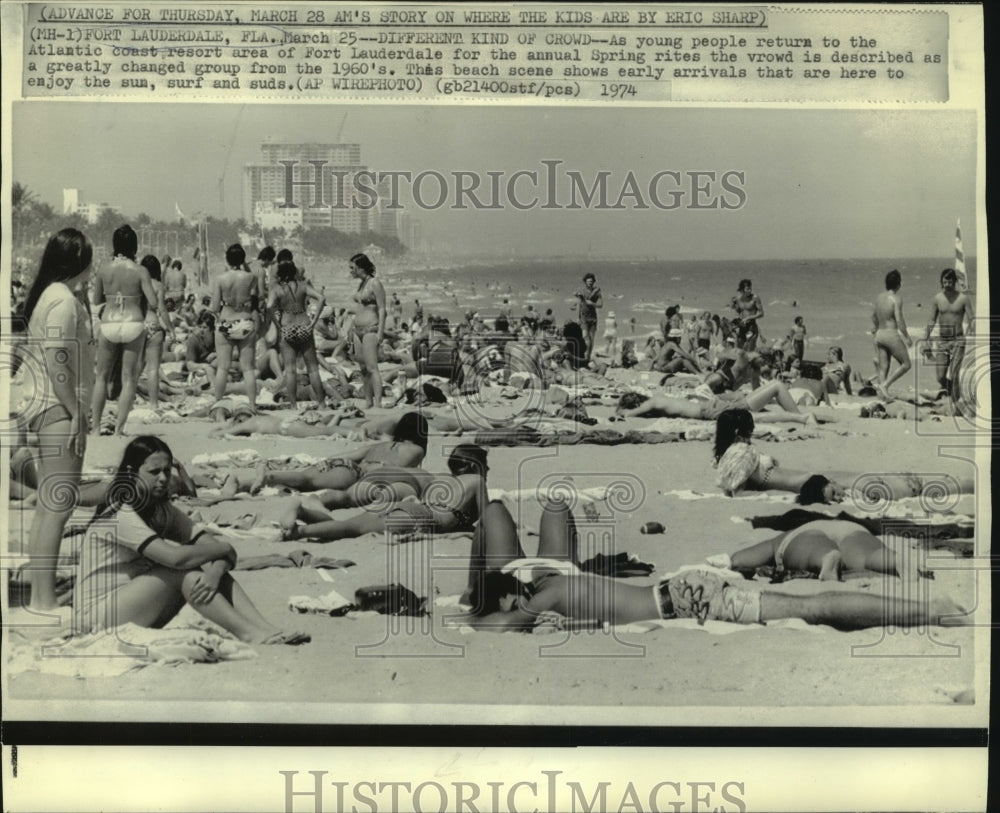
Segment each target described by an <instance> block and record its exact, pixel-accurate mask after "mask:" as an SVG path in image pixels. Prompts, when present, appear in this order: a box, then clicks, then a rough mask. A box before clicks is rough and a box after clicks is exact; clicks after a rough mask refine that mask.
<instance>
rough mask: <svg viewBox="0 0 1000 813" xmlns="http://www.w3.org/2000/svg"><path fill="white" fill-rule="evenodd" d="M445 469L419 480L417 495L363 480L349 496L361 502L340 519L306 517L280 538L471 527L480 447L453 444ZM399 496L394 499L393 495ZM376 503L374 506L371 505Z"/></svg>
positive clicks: (480, 472)
mask: <svg viewBox="0 0 1000 813" xmlns="http://www.w3.org/2000/svg"><path fill="white" fill-rule="evenodd" d="M448 469H449V471H450V472H451V473H450V474H449V475H436V476H433V477H432V478H431V479H430V480H428V481H427V482H426V484H425V485H424V487H423V489H422V491H421V493H420V495H419V498H418V497H417V495H416V494H407V493H406V491H405V490H402V489H400V488H399V487H398V485H399V484H396V487H395V488H382V487H380V486H379V485H378V484H377V483H376V482H374V481H363V482H362V483H359V484H358V487H357V488H356V489H355V491H354V493H353V499H354V500H355V501H357V502H358V503H359V504H362V505H365V506H367V510H364V511H361V512H360V513H358V514H355V515H354V516H352V517H349V518H348V519H345V520H333V519H330V520H326V521H323V522H309V523H307V524H305V525H302V526H291V527H288V528H286V529H285V533H284V538H285V539H310V540H313V541H332V540H336V539H347V538H351V537H357V536H362V535H364V534H368V533H385V532H386V531H388V532H389V533H392V534H395V535H401V536H406V535H409V534H414V533H419V532H421V531H429V532H435V533H453V532H461V531H471V530H472V529H473V527H474V525H475V523H476V521H477V520H478V519H479V515H480V509H479V506H480V504H481V503H482V502H483V501H484V498H485V493H486V472H487V471H488V470H489V467H488V466H487V465H486V450H485V449H483V448H481V447H479V446H474V445H472V444H463V445H461V446H458V447H457V448H456V449H455V450H454V451H453V452H452V453H451V455H450V456H449V458H448ZM400 494H403V495H404V496H403V498H402V499H399V498H398V497H399V495H400ZM373 506H377V510H372V508H373Z"/></svg>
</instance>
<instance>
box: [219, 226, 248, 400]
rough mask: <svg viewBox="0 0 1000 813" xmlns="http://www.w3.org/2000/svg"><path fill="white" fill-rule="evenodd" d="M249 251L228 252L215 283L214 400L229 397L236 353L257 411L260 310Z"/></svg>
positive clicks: (234, 248)
mask: <svg viewBox="0 0 1000 813" xmlns="http://www.w3.org/2000/svg"><path fill="white" fill-rule="evenodd" d="M245 262H246V252H245V251H244V250H243V246H241V245H239V244H238V243H234V244H233V245H231V246H230V247H229V248H227V249H226V265H228V266H229V268H228V270H226V271H223V272H222V273H221V274H220V275H219V276H218V278H217V279H216V280H215V288H214V290H213V291H212V304H211V305H210V306H209V309H210V310H211V312H212V313H214V314H215V316H216V324H215V352H216V355H217V358H216V365H217V367H216V371H215V399H216V400H217V401H218V400H220V399H221V398H222V397H223V396H224V395H225V394H226V383H227V381H228V380H229V365H230V364H231V363H232V360H233V350H234V349H235V351H236V353H237V354H238V355H239V360H240V369H241V370H242V371H243V387H244V390H245V391H246V395H247V398H248V399H249V401H250V408H251V409H253V410H256V409H257V367H256V364H255V360H254V341H255V339H256V334H257V322H256V320H255V317H254V312H255V311H256V310H257V307H258V297H257V276H256V274H253V273H251V272H250V271H247V270H246V269H245Z"/></svg>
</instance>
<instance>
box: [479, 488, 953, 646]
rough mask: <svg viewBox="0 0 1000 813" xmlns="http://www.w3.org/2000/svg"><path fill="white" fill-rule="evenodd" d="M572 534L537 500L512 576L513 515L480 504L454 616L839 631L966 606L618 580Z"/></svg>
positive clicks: (516, 547)
mask: <svg viewBox="0 0 1000 813" xmlns="http://www.w3.org/2000/svg"><path fill="white" fill-rule="evenodd" d="M577 544H578V535H577V532H576V526H575V523H574V521H573V517H572V514H571V513H570V512H569V510H568V508H567V506H566V504H565V503H564V502H549V503H547V504H546V505H545V506H544V509H543V513H542V520H541V524H540V527H539V547H538V555H539V557H544V558H547V559H548V560H550V561H549V563H547V564H542V565H539V564H537V562H536V563H532V560H528V562H527V563H525V567H526V568H529V567H530V568H531V578H530V579H529V580H528V583H527V584H523V583H521V582H520V581H519V580H518V579H517V578H516V577H515V576H514V575H512V573H511V571H512V570H516V569H517V560H518V559H522V558H523V556H524V553H523V550H522V548H521V545H520V542H519V540H518V538H517V529H516V526H515V525H514V520H513V518H512V517H511V516H510V513H509V511H507V509H506V507H505V506H504V505H503V504H502V503H500V502H497V501H494V502H491V503H489V504H488V505H487V506H486V507H485V509H484V511H483V518H482V521H481V522H480V523H479V526H478V530H477V534H476V537H475V539H474V541H473V548H472V553H471V555H470V561H469V587H468V590H467V591H466V594H465V598H466V599H467V600H468V601H469V602H470V603H471V605H472V613H471V615H469V616H468V617H462V619H461V620H462V621H464V622H466V623H470V624H472V625H473V626H475V627H477V628H481V629H487V630H493V631H504V630H530V629H532V628H533V627H534V626H535V625H536V624H538V623H540V622H546V621H549V620H551V619H552V618H553V617H562V618H565V619H571V620H578V621H595V622H599V623H607V624H612V625H618V624H629V623H633V622H638V621H649V620H656V619H667V618H695V619H697V620H698V621H699V622H701V623H703V622H704V621H706V620H708V619H712V620H719V621H730V622H735V623H740V624H754V623H766V622H767V621H773V620H778V619H783V618H801V619H802V620H804V621H806V622H808V623H810V624H828V625H830V626H832V627H836V628H837V629H842V630H853V629H863V628H866V627H879V626H885V625H896V626H916V625H920V624H948V625H951V624H956V623H967V622H965V620H964V616H965V615H966V613H965V611H964V610H963V609H962V608H961V607H959V606H958V605H957V604H955V602H954V601H952V600H950V599H947V598H945V599H938V600H936V601H934V602H920V601H912V600H902V601H893V602H887V601H886V600H885V598H884V597H883V596H878V595H873V594H868V593H848V592H843V591H838V592H826V593H819V594H816V595H807V596H797V595H790V594H786V593H782V592H779V591H776V590H767V589H765V590H757V589H754V588H753V587H752V586H750V585H749V583H744V582H741V581H740V580H739V579H737V578H735V577H734V576H732V574H727V573H725V572H724V571H718V570H714V569H712V568H708V567H704V568H697V567H696V568H691V569H684V570H682V571H680V572H678V573H677V574H674V575H671V576H668V577H665V578H663V579H661V580H660V582H659V583H658V584H655V585H653V586H651V587H650V586H645V587H641V586H637V585H632V584H624V583H622V582H621V581H618V580H615V579H608V578H603V577H600V576H594V575H591V574H586V573H581V572H580V571H579V569H578V568H577V567H576V565H577Z"/></svg>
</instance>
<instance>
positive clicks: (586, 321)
mask: <svg viewBox="0 0 1000 813" xmlns="http://www.w3.org/2000/svg"><path fill="white" fill-rule="evenodd" d="M583 285H584V288H583V290H582V291H577V292H576V294H575V296H576V298H577V299H579V300H580V307H579V310H578V313H579V315H580V327H581V328H583V340H584V342H586V345H587V354H586V360H587V362H589V361H590V356H591V354H592V353H593V352H594V336H595V335H596V334H597V309H598V308H600V307H602V306H603V305H604V298H603V297H602V296H601V289H600V288H598V287H597V277H595V276H594V275H593V274H592V273H590V272H589V271H588V272H587V273H586V274H584V275H583Z"/></svg>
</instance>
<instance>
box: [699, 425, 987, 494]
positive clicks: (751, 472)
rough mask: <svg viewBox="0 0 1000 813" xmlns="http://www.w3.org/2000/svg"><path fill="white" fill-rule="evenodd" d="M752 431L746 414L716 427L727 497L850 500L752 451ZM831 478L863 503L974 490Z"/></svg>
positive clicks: (826, 481) (919, 480) (959, 483)
mask: <svg viewBox="0 0 1000 813" xmlns="http://www.w3.org/2000/svg"><path fill="white" fill-rule="evenodd" d="M753 430H754V417H753V415H752V414H751V413H750V412H749V411H748V410H746V409H728V410H726V411H724V412H723V413H722V414H721V415H719V417H718V419H717V421H716V425H715V467H716V469H718V472H719V473H718V477H717V480H716V482H717V484H718V485H719V486H720V487H721V488H722V489H723V491H724V492H725V493H726V494H727V495H729V496H735V495H736V494H737V493H738V492H739V491H740V490H741V489H747V490H750V491H767V490H768V489H776V490H778V491H791V492H793V493H796V494H798V495H799V496H798V499H797V502H798V503H800V504H801V505H810V504H813V503H834V502H843V500H844V499H845V498H846V497H847V496H848V489H847V488H846V487H845V486H843V485H841V483H840V482H837V481H835V480H833V479H831V478H829V477H826V476H824V475H822V474H815V473H813V472H808V471H795V470H793V469H783V468H780V467H779V466H778V462H777V461H776V460H775V459H774V458H772V457H771V456H769V455H763V454H760V453H759V452H758V451H757V449H756V448H754V446H753V445H752V443H751V438H752V436H753ZM835 476H837V477H838V478H840V479H843V480H849V481H851V482H852V483H855V484H856V485H857V488H858V490H859V491H860V494H859V497H858V499H859V500H861V501H865V500H869V499H871V498H876V499H888V500H901V499H904V498H906V497H919V496H922V495H924V494H925V493H929V492H933V493H936V492H939V491H952V492H955V493H958V494H971V493H973V491H974V488H975V483H974V481H973V480H972V479H971V478H954V477H950V476H946V475H942V476H941V478H940V479H935V478H927V477H922V476H920V475H918V474H908V473H900V474H879V475H856V474H855V475H851V474H847V475H843V474H837V475H835Z"/></svg>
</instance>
